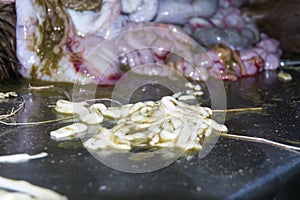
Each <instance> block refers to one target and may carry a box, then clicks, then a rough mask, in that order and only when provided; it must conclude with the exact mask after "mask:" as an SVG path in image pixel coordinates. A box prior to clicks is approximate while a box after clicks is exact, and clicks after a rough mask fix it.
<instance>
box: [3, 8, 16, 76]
mask: <svg viewBox="0 0 300 200" xmlns="http://www.w3.org/2000/svg"><path fill="white" fill-rule="evenodd" d="M19 68H20V63H19V62H18V58H17V55H16V11H15V3H3V2H0V81H3V80H8V79H17V78H19V77H20V75H19V73H18V70H19Z"/></svg>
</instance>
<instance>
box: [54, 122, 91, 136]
mask: <svg viewBox="0 0 300 200" xmlns="http://www.w3.org/2000/svg"><path fill="white" fill-rule="evenodd" d="M87 130H88V127H87V126H86V125H85V124H82V123H74V124H71V125H68V126H65V127H62V128H60V129H57V130H55V131H51V132H50V135H51V137H52V138H53V139H64V138H73V137H75V136H77V135H79V134H82V133H85V132H86V131H87Z"/></svg>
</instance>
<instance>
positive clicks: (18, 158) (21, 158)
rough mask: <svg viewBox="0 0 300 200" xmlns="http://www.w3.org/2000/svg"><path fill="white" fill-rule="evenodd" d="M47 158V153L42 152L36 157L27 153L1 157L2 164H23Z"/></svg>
mask: <svg viewBox="0 0 300 200" xmlns="http://www.w3.org/2000/svg"><path fill="white" fill-rule="evenodd" d="M46 156H48V154H47V153H46V152H42V153H39V154H36V155H29V154H26V153H21V154H13V155H5V156H0V163H21V162H27V161H29V160H33V159H38V158H44V157H46Z"/></svg>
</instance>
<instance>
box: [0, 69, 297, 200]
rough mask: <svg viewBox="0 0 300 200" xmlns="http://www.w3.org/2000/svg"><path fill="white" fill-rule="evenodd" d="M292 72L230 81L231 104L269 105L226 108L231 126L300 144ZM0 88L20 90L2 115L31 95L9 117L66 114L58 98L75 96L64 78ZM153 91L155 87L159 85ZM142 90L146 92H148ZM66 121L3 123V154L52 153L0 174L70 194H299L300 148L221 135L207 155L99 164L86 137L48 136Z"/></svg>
mask: <svg viewBox="0 0 300 200" xmlns="http://www.w3.org/2000/svg"><path fill="white" fill-rule="evenodd" d="M289 73H291V75H292V76H293V80H292V81H291V82H286V83H283V82H280V81H278V79H277V73H276V72H266V73H263V74H260V75H259V76H255V77H249V78H244V79H241V80H240V81H238V82H234V83H226V84H225V86H226V92H227V101H228V108H247V107H263V110H262V111H261V112H257V111H256V112H241V113H231V114H227V117H226V122H225V124H226V125H227V126H228V128H229V132H230V133H232V134H240V135H247V136H257V137H264V138H267V139H271V140H274V141H277V142H282V143H285V144H292V145H295V146H299V147H300V134H299V128H300V127H299V124H300V119H299V115H300V106H299V104H300V74H299V72H297V71H289ZM32 84H43V85H45V84H46V83H32ZM0 88H1V91H3V92H5V91H16V92H18V94H19V95H20V97H18V99H9V101H7V100H5V101H6V102H4V101H3V100H1V101H0V105H1V109H0V111H1V115H2V114H7V112H10V111H11V106H17V103H18V102H19V101H21V100H22V98H24V100H25V102H26V103H25V107H24V109H23V110H21V111H20V112H19V113H18V115H16V116H14V117H12V118H9V120H6V122H15V121H17V122H37V121H42V120H51V119H57V118H62V117H65V116H64V115H61V114H58V113H56V112H55V111H54V109H53V105H54V104H55V102H56V100H57V99H62V98H63V99H68V98H71V97H72V85H63V84H61V85H60V84H58V85H56V86H55V87H54V88H53V89H49V90H45V91H29V90H28V82H27V81H23V82H22V83H6V84H2V85H0ZM111 90H112V88H111V87H105V88H100V89H99V91H98V92H97V93H98V94H97V95H98V96H97V97H107V96H109V94H110V91H111ZM141 91H142V92H143V88H141ZM138 92H139V91H137V95H138V94H139V93H138ZM153 92H154V93H155V92H157V90H156V89H155V88H154V90H153ZM141 94H142V97H143V98H144V96H143V94H144V93H141ZM21 97H22V98H21ZM68 123H70V122H68V121H61V122H53V123H48V124H40V125H27V126H8V125H4V124H0V155H5V154H14V153H23V152H25V153H29V154H35V153H40V152H42V151H46V152H48V154H49V156H48V157H46V158H43V159H38V160H32V161H29V162H26V163H19V164H0V176H4V177H8V178H14V179H25V180H28V181H30V182H32V183H33V184H36V185H40V186H43V187H46V188H49V189H53V190H55V191H57V192H59V193H61V194H64V195H66V196H68V197H69V199H71V200H73V199H74V200H77V199H78V200H79V199H80V200H81V199H89V200H92V199H183V198H184V199H258V198H259V199H274V198H277V199H299V198H300V193H299V188H300V182H299V180H300V154H299V153H296V152H293V151H288V150H284V149H280V148H278V147H273V146H270V145H266V144H258V143H253V142H248V141H240V140H234V139H228V138H220V139H219V140H218V142H217V144H216V145H215V147H214V148H213V150H212V151H211V152H210V153H209V154H208V155H207V156H206V157H204V158H202V159H199V158H198V155H197V154H194V155H193V156H189V157H188V158H189V159H187V158H186V157H184V158H181V159H179V160H177V161H176V162H174V163H173V164H171V165H170V166H168V167H166V168H164V169H161V170H158V171H155V172H151V173H144V174H129V173H123V172H119V171H116V170H113V169H111V168H109V167H107V166H105V165H103V164H101V163H100V162H99V161H97V160H96V159H95V158H94V157H93V156H92V155H91V154H90V153H89V152H88V151H86V150H85V149H84V148H83V147H82V145H81V141H78V140H76V141H69V142H58V141H54V140H51V139H50V136H49V133H50V131H52V130H55V129H57V128H59V127H61V126H63V125H65V124H68Z"/></svg>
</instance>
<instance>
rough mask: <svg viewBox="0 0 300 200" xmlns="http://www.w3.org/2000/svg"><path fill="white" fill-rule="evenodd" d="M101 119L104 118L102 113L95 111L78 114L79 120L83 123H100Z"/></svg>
mask: <svg viewBox="0 0 300 200" xmlns="http://www.w3.org/2000/svg"><path fill="white" fill-rule="evenodd" d="M103 119H104V117H103V115H102V114H99V113H95V112H94V113H89V114H86V115H81V116H80V120H81V121H82V122H83V123H85V124H89V125H96V124H100V123H102V122H103Z"/></svg>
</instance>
